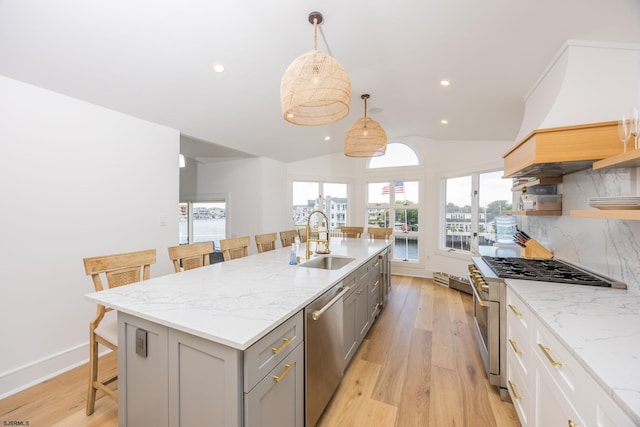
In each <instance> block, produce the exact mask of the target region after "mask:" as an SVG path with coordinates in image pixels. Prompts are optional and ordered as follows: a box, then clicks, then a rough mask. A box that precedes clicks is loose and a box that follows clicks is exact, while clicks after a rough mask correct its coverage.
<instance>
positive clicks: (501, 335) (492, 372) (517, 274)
mask: <svg viewBox="0 0 640 427" xmlns="http://www.w3.org/2000/svg"><path fill="white" fill-rule="evenodd" d="M504 279H522V280H537V281H543V282H557V283H566V284H571V285H588V286H603V287H612V288H622V289H626V285H625V284H624V283H621V282H617V281H614V280H611V279H608V278H606V277H602V276H600V275H597V274H594V273H591V272H589V271H587V270H584V269H582V268H579V267H577V266H574V265H572V264H570V263H568V262H565V261H560V260H557V259H528V258H501V257H488V256H483V257H474V258H473V264H470V265H469V283H470V284H471V288H472V290H473V315H474V318H475V326H476V335H477V338H478V340H477V341H478V348H479V349H480V354H481V356H482V360H483V362H484V366H485V369H486V371H487V375H488V376H489V382H490V383H491V384H493V385H496V386H498V387H499V391H500V398H501V399H502V400H510V399H509V393H508V391H507V384H506V382H507V379H506V354H507V353H506V349H507V348H506V335H507V311H506V303H505V301H506V285H505V282H504Z"/></svg>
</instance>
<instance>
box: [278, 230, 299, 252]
mask: <svg viewBox="0 0 640 427" xmlns="http://www.w3.org/2000/svg"><path fill="white" fill-rule="evenodd" d="M297 235H298V231H297V230H286V231H281V232H280V243H282V247H283V248H286V247H287V246H291V245H292V244H293V242H294V241H295V239H296V236H297Z"/></svg>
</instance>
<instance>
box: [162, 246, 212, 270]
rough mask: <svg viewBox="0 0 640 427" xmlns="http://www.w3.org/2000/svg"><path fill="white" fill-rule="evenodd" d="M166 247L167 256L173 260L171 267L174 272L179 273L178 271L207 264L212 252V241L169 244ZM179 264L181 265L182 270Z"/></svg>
mask: <svg viewBox="0 0 640 427" xmlns="http://www.w3.org/2000/svg"><path fill="white" fill-rule="evenodd" d="M168 249H169V258H170V259H171V261H172V262H173V269H174V270H175V271H176V273H180V271H187V270H191V269H192V268H198V267H204V266H205V265H209V263H210V259H211V254H212V253H213V242H201V243H192V244H190V245H180V246H171V247H169V248H168ZM180 265H182V270H181V269H180Z"/></svg>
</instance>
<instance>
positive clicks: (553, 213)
mask: <svg viewBox="0 0 640 427" xmlns="http://www.w3.org/2000/svg"><path fill="white" fill-rule="evenodd" d="M503 213H504V214H505V215H523V216H562V211H504V212H503Z"/></svg>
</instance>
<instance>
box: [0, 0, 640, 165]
mask: <svg viewBox="0 0 640 427" xmlns="http://www.w3.org/2000/svg"><path fill="white" fill-rule="evenodd" d="M314 10H317V11H319V12H321V13H322V14H323V15H324V20H325V22H324V23H323V24H322V27H321V28H322V33H323V34H324V36H325V38H326V41H327V42H328V45H329V50H330V51H331V53H332V54H333V56H334V57H335V58H336V59H337V60H338V61H339V62H340V63H341V64H342V65H343V67H344V68H345V69H346V70H347V72H348V73H349V75H350V78H351V84H352V100H351V112H350V114H349V115H348V116H347V117H346V118H345V119H343V120H342V121H340V122H338V123H335V124H333V125H329V126H324V127H299V126H294V125H291V124H289V123H287V122H285V121H284V120H283V118H282V116H281V112H280V99H279V91H280V79H281V76H282V74H283V72H284V70H285V69H286V67H287V66H288V65H289V64H290V63H291V62H292V61H293V60H294V59H295V58H296V57H297V56H299V55H301V54H303V53H304V52H307V51H309V50H311V49H312V47H313V26H312V25H311V24H310V23H309V22H308V20H307V17H308V14H309V13H310V12H312V11H314ZM568 39H575V40H591V41H606V42H624V43H640V1H639V0H607V1H604V0H537V1H523V0H484V1H477V0H447V1H438V2H436V1H429V0H396V1H393V2H391V1H384V2H383V1H379V0H347V1H345V0H323V1H318V0H274V1H264V0H263V1H257V0H225V1H222V0H126V1H125V0H109V1H107V0H0V74H2V75H5V76H7V77H11V78H15V79H17V80H21V81H24V82H28V83H32V84H34V85H37V86H41V87H44V88H47V89H51V90H53V91H56V92H60V93H63V94H66V95H70V96H73V97H75V98H79V99H83V100H86V101H89V102H92V103H95V104H98V105H102V106H105V107H108V108H111V109H114V110H117V111H121V112H124V113H127V114H130V115H133V116H136V117H140V118H143V119H146V120H149V121H152V122H156V123H160V124H163V125H166V126H169V127H172V128H176V129H178V130H180V132H181V134H182V135H183V136H184V138H183V144H182V146H183V147H182V149H183V153H184V154H186V155H187V156H189V157H193V158H197V159H198V160H200V161H205V162H207V161H212V160H214V159H215V158H217V157H219V156H220V157H225V158H230V157H238V156H242V155H244V154H243V153H248V154H249V155H258V156H267V157H271V158H274V159H277V160H281V161H284V162H289V161H295V160H300V159H304V158H309V157H314V156H318V155H322V154H327V153H332V152H341V151H342V143H343V137H344V134H345V132H346V130H347V128H348V127H349V126H350V125H351V124H352V123H353V122H355V121H356V120H357V119H358V118H359V117H361V116H362V114H363V104H362V100H361V99H360V95H361V94H363V93H369V94H371V98H370V100H369V102H368V107H369V113H370V114H369V115H370V116H371V117H373V118H374V119H376V120H377V121H379V122H380V124H381V125H382V126H383V127H384V128H385V130H386V131H387V135H388V136H389V138H390V139H394V138H395V139H398V138H402V137H405V136H420V137H424V138H429V139H437V140H514V139H515V137H516V134H517V132H518V130H519V127H520V121H521V119H522V114H523V107H524V101H523V99H524V97H525V95H526V94H527V92H528V91H529V90H530V89H531V87H532V86H533V84H534V82H535V81H536V80H537V78H538V77H539V76H540V75H541V73H542V72H543V70H544V69H545V68H546V67H547V65H548V64H549V62H550V61H551V59H552V58H553V57H554V55H555V54H556V53H557V52H558V50H559V49H560V48H561V47H562V45H563V44H564V43H565V42H566V41H567V40H568ZM318 40H319V41H318V47H319V49H320V50H323V51H327V46H326V45H325V44H324V42H323V39H322V35H321V34H319V36H318ZM215 63H223V64H224V65H225V66H226V71H225V72H224V73H222V74H217V73H214V72H213V71H212V65H213V64H215ZM441 79H449V80H451V82H452V84H451V86H450V87H448V88H443V87H441V86H440V84H439V81H440V80H441ZM441 119H447V120H448V121H449V124H448V125H446V126H444V125H442V124H441V123H440V120H441ZM326 135H329V136H331V138H332V139H331V140H330V141H329V142H325V140H324V137H325V136H326ZM220 150H221V151H220Z"/></svg>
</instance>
